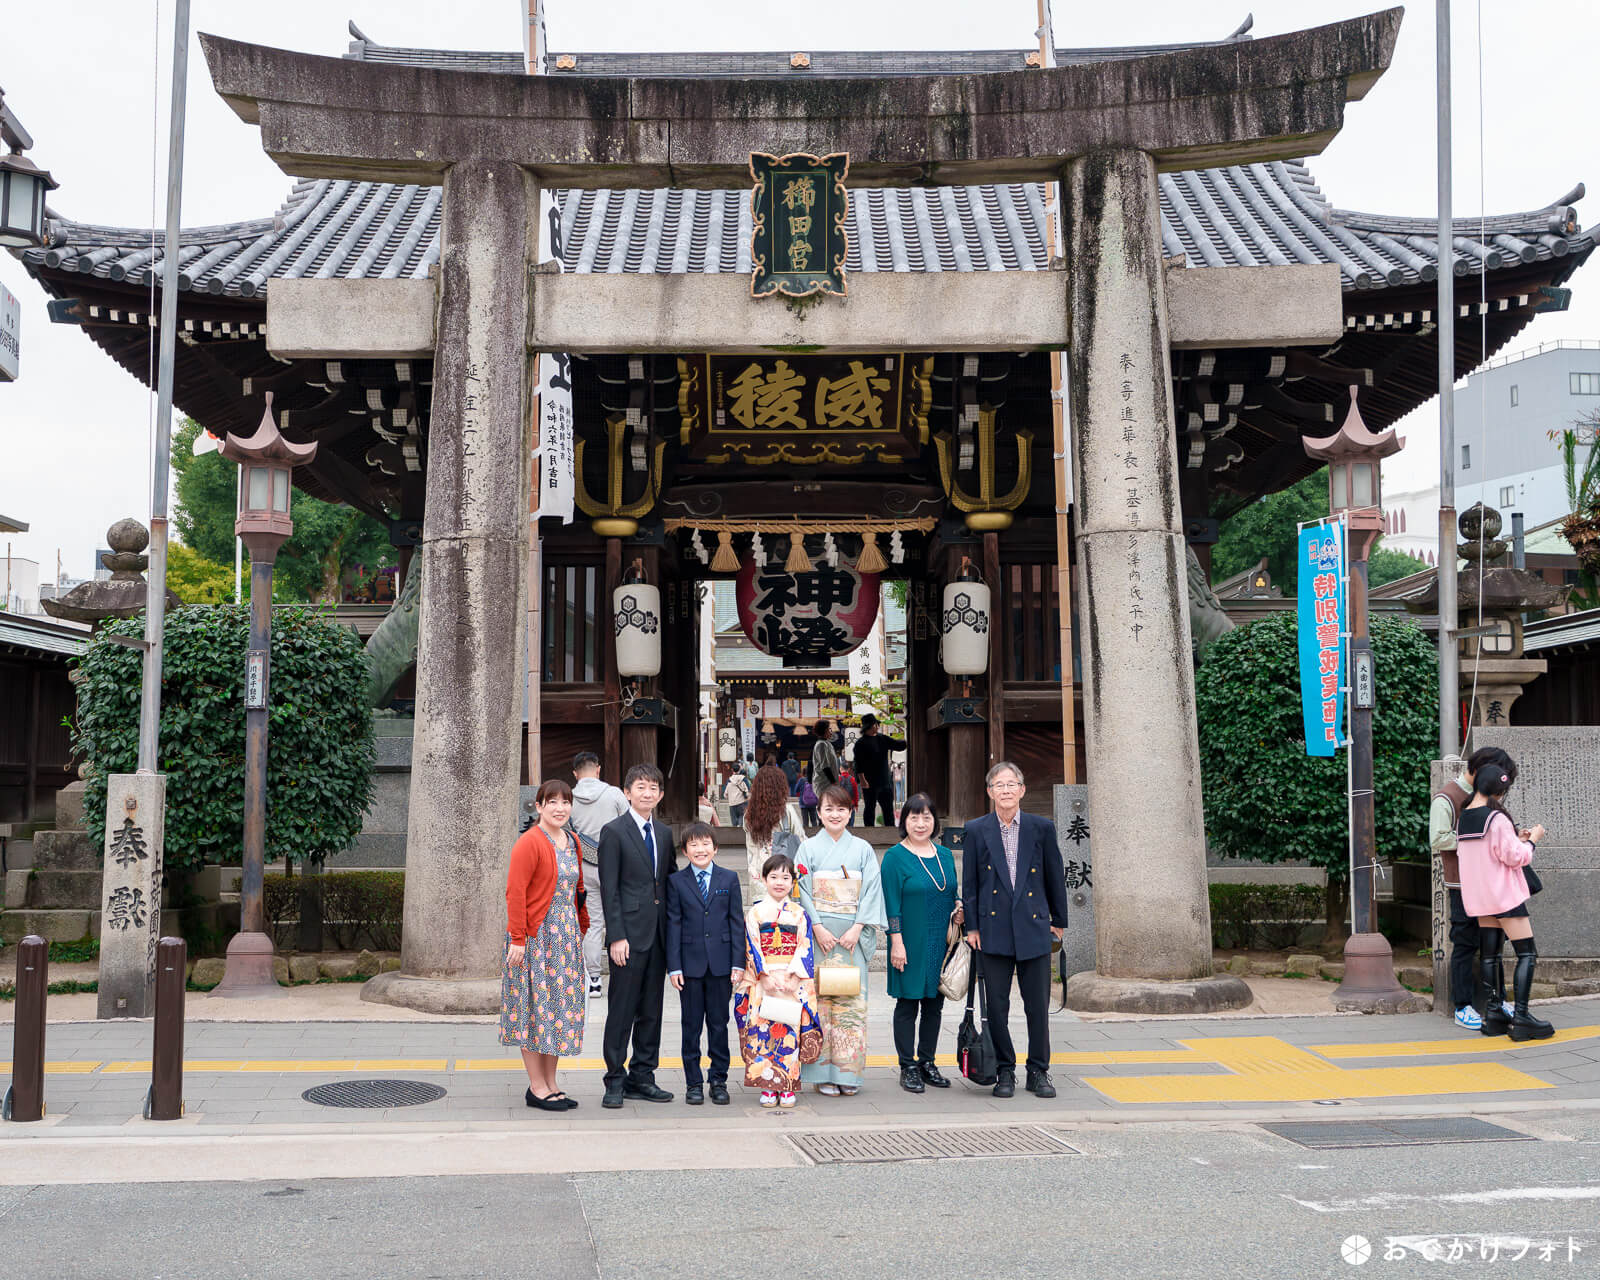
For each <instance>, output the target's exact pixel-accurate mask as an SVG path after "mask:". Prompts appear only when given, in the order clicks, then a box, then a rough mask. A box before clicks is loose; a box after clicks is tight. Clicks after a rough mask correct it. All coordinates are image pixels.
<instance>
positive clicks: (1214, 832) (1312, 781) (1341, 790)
mask: <svg viewBox="0 0 1600 1280" xmlns="http://www.w3.org/2000/svg"><path fill="white" fill-rule="evenodd" d="M1298 634H1299V633H1298V628H1297V625H1296V621H1295V617H1294V615H1293V614H1292V613H1289V614H1280V615H1278V616H1276V617H1273V618H1268V619H1264V620H1263V621H1260V622H1254V623H1250V624H1249V625H1247V626H1243V627H1238V628H1236V629H1234V630H1233V631H1230V632H1228V633H1227V634H1226V635H1224V636H1222V637H1220V638H1219V639H1218V640H1216V641H1215V642H1214V643H1213V644H1212V645H1211V646H1210V648H1208V649H1207V650H1206V657H1205V661H1204V662H1203V663H1201V665H1200V669H1199V671H1198V672H1197V673H1196V675H1195V709H1196V713H1197V717H1198V720H1199V727H1200V758H1201V768H1202V782H1203V789H1204V799H1205V816H1206V834H1207V836H1208V837H1209V839H1210V843H1211V848H1212V849H1213V850H1214V851H1215V852H1217V853H1221V854H1227V855H1229V856H1231V857H1236V858H1249V859H1254V860H1256V861H1259V862H1289V861H1300V860H1303V861H1305V862H1308V863H1310V864H1311V865H1312V866H1314V867H1320V868H1322V869H1323V870H1324V871H1326V872H1327V873H1328V881H1329V886H1330V889H1335V888H1337V887H1338V886H1341V885H1343V884H1344V883H1345V882H1347V881H1348V878H1349V869H1350V864H1349V854H1348V833H1349V809H1348V803H1347V799H1346V791H1345V787H1346V762H1345V759H1344V757H1343V755H1342V754H1340V755H1337V756H1334V757H1332V758H1331V759H1330V758H1326V757H1321V756H1308V755H1307V754H1306V749H1305V731H1304V724H1303V721H1302V719H1301V713H1300V663H1299V652H1298V649H1297V644H1298ZM1372 645H1373V651H1374V657H1375V663H1376V684H1377V707H1376V709H1375V710H1374V712H1373V717H1372V747H1373V761H1374V769H1373V789H1374V791H1375V792H1376V793H1377V795H1376V804H1377V824H1376V825H1377V842H1378V854H1379V856H1380V857H1384V858H1395V857H1398V856H1400V855H1403V854H1407V853H1410V852H1412V851H1413V850H1415V849H1417V848H1419V847H1420V846H1422V845H1424V844H1425V843H1426V839H1427V826H1428V769H1429V764H1430V762H1431V761H1432V759H1433V757H1434V754H1435V753H1436V751H1437V750H1438V745H1439V740H1438V705H1439V684H1438V667H1437V656H1436V653H1435V650H1434V646H1433V643H1432V641H1430V640H1429V639H1428V637H1427V636H1426V635H1424V634H1423V633H1422V631H1421V630H1420V629H1419V628H1417V627H1415V626H1412V625H1411V624H1410V623H1409V622H1403V621H1400V620H1398V619H1393V618H1374V619H1373V620H1372ZM1326 901H1327V905H1326V908H1325V914H1326V915H1327V917H1328V924H1329V926H1330V927H1341V926H1342V924H1343V910H1342V909H1341V908H1339V907H1338V906H1337V905H1336V904H1337V897H1336V894H1335V893H1329V894H1328V895H1327V899H1326Z"/></svg>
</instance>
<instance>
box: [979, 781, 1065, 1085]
mask: <svg viewBox="0 0 1600 1280" xmlns="http://www.w3.org/2000/svg"><path fill="white" fill-rule="evenodd" d="M984 781H985V783H986V784H987V786H988V789H989V799H990V800H991V801H992V802H993V803H994V812H993V813H987V814H985V815H984V816H983V817H981V818H977V819H975V820H974V821H972V822H969V823H967V827H966V835H965V837H964V839H963V843H962V850H961V901H962V906H963V908H964V910H965V913H966V921H967V926H968V932H967V941H968V942H969V943H971V944H972V947H973V949H974V950H975V951H977V952H978V960H979V963H980V965H981V966H982V972H983V983H984V995H985V997H986V998H987V1000H988V1006H989V1031H990V1034H991V1035H993V1037H994V1049H995V1056H996V1057H997V1058H998V1059H999V1064H1000V1078H999V1079H998V1080H997V1081H996V1082H995V1086H994V1096H995V1097H997V1098H1009V1097H1012V1096H1013V1095H1014V1094H1015V1093H1016V1091H1017V1051H1016V1049H1015V1048H1014V1047H1013V1046H1012V1043H1011V1028H1010V1027H1009V1026H1008V1025H1007V1023H1006V1018H1007V1016H1008V1015H1009V1014H1010V1012H1011V978H1012V975H1013V974H1015V975H1016V979H1017V987H1018V989H1019V990H1020V991H1021V992H1022V1009H1023V1012H1024V1013H1025V1014H1026V1016H1027V1019H1028V1082H1027V1089H1028V1092H1030V1093H1033V1094H1037V1095H1038V1096H1039V1097H1041V1098H1053V1097H1055V1096H1056V1090H1055V1085H1053V1084H1051V1082H1050V942H1051V939H1052V937H1055V938H1059V937H1060V936H1061V935H1062V933H1063V932H1065V930H1066V927H1067V884H1066V877H1065V876H1064V875H1063V873H1062V866H1061V850H1060V848H1059V847H1058V846H1057V844H1056V832H1055V828H1054V827H1053V826H1051V825H1050V823H1048V822H1046V821H1045V820H1044V819H1043V818H1039V817H1035V816H1034V815H1033V814H1031V813H1023V812H1022V797H1023V795H1024V794H1025V792H1026V787H1025V786H1024V785H1023V780H1022V770H1021V769H1019V768H1017V766H1016V765H1014V764H1012V763H1011V762H1010V761H1009V760H1002V761H1001V762H1000V763H999V764H997V765H995V766H994V767H993V768H992V769H990V770H989V773H988V776H987V777H986V778H985V779H984Z"/></svg>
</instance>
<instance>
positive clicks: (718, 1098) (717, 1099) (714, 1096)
mask: <svg viewBox="0 0 1600 1280" xmlns="http://www.w3.org/2000/svg"><path fill="white" fill-rule="evenodd" d="M711 1101H712V1102H714V1103H716V1105H717V1106H719V1107H725V1106H727V1105H728V1101H729V1099H728V1086H727V1085H725V1084H714V1085H712V1086H711Z"/></svg>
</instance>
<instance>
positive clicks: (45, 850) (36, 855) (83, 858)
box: [33, 830, 100, 872]
mask: <svg viewBox="0 0 1600 1280" xmlns="http://www.w3.org/2000/svg"><path fill="white" fill-rule="evenodd" d="M33 865H34V867H35V868H37V869H38V870H40V871H95V872H98V871H99V870H100V850H99V848H98V847H97V846H96V845H95V844H94V842H93V841H92V840H90V839H89V833H88V832H86V831H60V830H56V831H41V832H39V834H38V835H36V836H34V838H33Z"/></svg>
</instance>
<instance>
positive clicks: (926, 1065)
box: [917, 1062, 950, 1089]
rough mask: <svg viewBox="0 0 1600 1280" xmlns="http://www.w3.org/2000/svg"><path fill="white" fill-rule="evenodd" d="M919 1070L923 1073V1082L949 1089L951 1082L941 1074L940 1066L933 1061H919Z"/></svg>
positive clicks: (937, 1087) (936, 1087)
mask: <svg viewBox="0 0 1600 1280" xmlns="http://www.w3.org/2000/svg"><path fill="white" fill-rule="evenodd" d="M917 1070H918V1071H920V1072H921V1073H922V1083H923V1084H925V1085H928V1086H930V1087H931V1088H934V1089H948V1088H949V1087H950V1082H949V1081H948V1080H946V1079H945V1078H944V1077H943V1076H942V1075H940V1074H939V1068H938V1067H936V1066H934V1065H933V1063H931V1062H919V1063H917Z"/></svg>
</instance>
